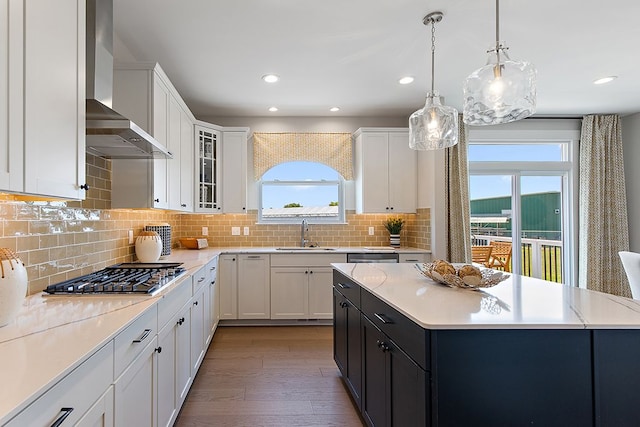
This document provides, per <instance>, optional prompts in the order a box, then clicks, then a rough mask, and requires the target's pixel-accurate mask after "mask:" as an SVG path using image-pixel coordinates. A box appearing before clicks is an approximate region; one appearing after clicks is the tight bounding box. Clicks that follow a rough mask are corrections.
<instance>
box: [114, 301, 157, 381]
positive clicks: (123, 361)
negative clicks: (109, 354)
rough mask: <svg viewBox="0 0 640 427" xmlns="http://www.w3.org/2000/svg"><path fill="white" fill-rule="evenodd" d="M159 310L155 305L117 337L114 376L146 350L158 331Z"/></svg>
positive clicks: (117, 375)
mask: <svg viewBox="0 0 640 427" xmlns="http://www.w3.org/2000/svg"><path fill="white" fill-rule="evenodd" d="M157 313H158V310H157V305H154V306H153V307H151V308H150V309H148V310H147V311H145V312H144V313H143V314H142V315H141V316H140V317H138V318H137V319H136V320H134V321H133V323H131V324H130V325H129V326H127V327H126V328H125V329H124V330H123V331H122V332H120V333H119V334H118V335H117V336H116V338H115V361H114V377H115V378H118V377H119V376H120V374H121V373H122V371H123V370H124V368H126V367H127V366H129V364H130V363H131V362H132V361H133V359H135V358H136V356H138V355H139V354H140V352H141V351H142V350H144V348H145V346H146V345H147V343H149V341H151V340H152V339H153V338H154V337H155V335H156V333H157V331H158V317H157V316H158V314H157Z"/></svg>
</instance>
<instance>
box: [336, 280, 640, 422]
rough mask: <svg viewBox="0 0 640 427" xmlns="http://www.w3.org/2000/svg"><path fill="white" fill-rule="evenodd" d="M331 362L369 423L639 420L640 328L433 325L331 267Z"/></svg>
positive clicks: (365, 420) (364, 418)
mask: <svg viewBox="0 0 640 427" xmlns="http://www.w3.org/2000/svg"><path fill="white" fill-rule="evenodd" d="M333 295H334V324H333V326H334V359H335V361H336V364H337V365H338V368H339V369H340V371H341V373H342V377H343V379H344V382H345V385H346V386H347V389H348V390H349V392H350V394H351V396H352V398H353V402H354V404H355V405H356V406H357V407H358V409H359V410H360V413H361V415H362V418H363V420H364V422H365V423H366V424H367V425H368V426H371V427H373V426H375V427H383V426H393V427H410V426H438V427H465V426H469V427H482V426H490V427H497V426H505V427H513V426H542V427H553V426H558V427H569V426H575V427H583V426H598V427H621V426H638V425H640V330H636V329H623V330H615V329H584V328H582V329H580V328H572V329H562V328H545V329H536V328H534V327H532V328H514V329H511V328H509V329H479V328H475V329H464V328H460V329H454V328H444V329H435V328H434V329H429V328H424V327H422V326H420V325H418V324H417V323H415V322H414V321H412V320H411V319H409V318H408V317H407V316H405V315H403V314H402V313H401V312H400V311H399V310H396V309H395V308H394V307H392V306H391V305H389V304H387V303H386V302H384V301H383V300H382V299H380V298H378V297H377V296H376V295H374V294H373V293H372V292H370V291H369V290H367V289H366V288H365V287H363V286H360V285H359V284H358V283H357V282H356V281H354V280H352V279H351V278H350V277H348V276H346V275H345V274H342V273H341V272H340V271H337V270H334V293H333Z"/></svg>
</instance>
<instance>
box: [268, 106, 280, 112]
mask: <svg viewBox="0 0 640 427" xmlns="http://www.w3.org/2000/svg"><path fill="white" fill-rule="evenodd" d="M269 111H271V112H272V113H275V112H276V111H278V107H269Z"/></svg>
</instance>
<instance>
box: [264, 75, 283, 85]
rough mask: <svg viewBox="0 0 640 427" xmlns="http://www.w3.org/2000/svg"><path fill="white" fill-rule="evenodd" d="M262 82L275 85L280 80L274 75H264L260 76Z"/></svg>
mask: <svg viewBox="0 0 640 427" xmlns="http://www.w3.org/2000/svg"><path fill="white" fill-rule="evenodd" d="M262 80H264V81H265V82H267V83H275V82H277V81H278V80H280V77H278V76H277V75H275V74H265V75H264V76H262Z"/></svg>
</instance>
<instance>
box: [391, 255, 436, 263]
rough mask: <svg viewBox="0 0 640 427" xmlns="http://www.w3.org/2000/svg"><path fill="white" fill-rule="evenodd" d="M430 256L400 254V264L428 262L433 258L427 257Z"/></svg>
mask: <svg viewBox="0 0 640 427" xmlns="http://www.w3.org/2000/svg"><path fill="white" fill-rule="evenodd" d="M427 255H429V254H423V253H420V254H398V262H418V263H422V262H428V261H427V260H428V259H431V257H427Z"/></svg>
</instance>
